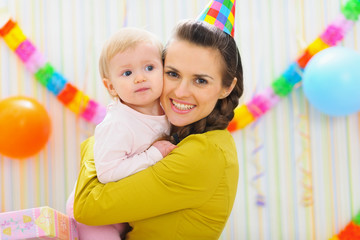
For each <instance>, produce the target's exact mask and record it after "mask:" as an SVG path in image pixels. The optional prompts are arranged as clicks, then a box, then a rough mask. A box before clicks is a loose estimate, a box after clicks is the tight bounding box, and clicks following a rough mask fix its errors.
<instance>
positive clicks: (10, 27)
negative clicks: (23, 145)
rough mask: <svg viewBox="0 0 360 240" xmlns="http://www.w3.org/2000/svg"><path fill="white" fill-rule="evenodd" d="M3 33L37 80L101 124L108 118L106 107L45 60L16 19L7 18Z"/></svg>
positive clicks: (78, 112)
mask: <svg viewBox="0 0 360 240" xmlns="http://www.w3.org/2000/svg"><path fill="white" fill-rule="evenodd" d="M0 35H1V36H2V37H3V38H4V40H5V42H6V44H7V45H8V46H9V48H10V49H11V50H13V51H14V52H15V53H16V55H17V56H18V57H19V58H20V60H21V61H22V62H23V63H24V65H25V67H26V68H27V69H28V70H29V71H30V72H31V73H32V74H34V77H35V79H36V80H38V81H39V82H40V84H41V85H43V86H44V87H46V88H47V89H48V90H49V91H50V92H51V93H53V94H54V95H55V96H56V97H57V99H58V100H59V101H60V102H61V103H62V104H64V105H65V106H66V107H67V108H68V109H70V110H71V111H72V112H74V113H75V114H76V115H78V116H80V117H82V118H83V119H85V120H86V121H88V122H91V123H94V124H98V123H100V122H101V121H102V120H103V118H104V117H105V113H106V108H105V107H104V106H102V105H100V104H99V103H97V102H96V101H94V100H92V99H90V97H89V96H87V95H86V94H85V93H83V92H82V91H80V90H79V89H77V88H76V87H75V86H74V85H72V84H71V83H70V82H68V81H67V80H66V79H65V78H64V77H63V76H62V75H61V74H60V73H59V72H57V71H56V70H55V68H54V67H53V66H52V65H51V64H50V63H49V62H48V61H47V60H46V59H45V57H44V56H43V54H42V53H41V52H40V51H39V50H38V49H37V48H36V47H35V46H34V45H33V44H32V43H31V42H30V40H29V39H27V37H26V36H25V35H24V34H23V32H22V30H21V29H20V27H19V26H18V24H17V23H16V22H14V21H13V20H12V19H10V18H9V19H8V20H7V21H6V23H5V25H3V26H2V27H1V28H0Z"/></svg>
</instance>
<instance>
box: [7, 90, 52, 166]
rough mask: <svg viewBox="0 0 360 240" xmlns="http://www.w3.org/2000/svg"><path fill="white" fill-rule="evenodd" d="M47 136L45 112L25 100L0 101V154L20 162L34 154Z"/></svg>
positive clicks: (48, 124)
mask: <svg viewBox="0 0 360 240" xmlns="http://www.w3.org/2000/svg"><path fill="white" fill-rule="evenodd" d="M50 132H51V123H50V118H49V116H48V114H47V112H46V110H45V108H44V107H43V106H42V105H41V104H40V103H39V102H37V101H36V100H34V99H32V98H28V97H10V98H7V99H5V100H2V101H0V133H1V134H0V154H3V155H5V156H8V157H11V158H19V159H23V158H26V157H30V156H32V155H34V154H36V153H38V152H39V151H40V150H41V149H42V148H43V147H44V145H45V144H46V142H47V141H48V139H49V136H50Z"/></svg>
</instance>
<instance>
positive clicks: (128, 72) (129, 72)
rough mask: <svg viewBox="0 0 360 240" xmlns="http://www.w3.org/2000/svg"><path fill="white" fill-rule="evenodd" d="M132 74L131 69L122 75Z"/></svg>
mask: <svg viewBox="0 0 360 240" xmlns="http://www.w3.org/2000/svg"><path fill="white" fill-rule="evenodd" d="M131 74H132V72H131V71H126V72H124V73H123V74H122V75H123V76H125V77H128V76H130V75H131Z"/></svg>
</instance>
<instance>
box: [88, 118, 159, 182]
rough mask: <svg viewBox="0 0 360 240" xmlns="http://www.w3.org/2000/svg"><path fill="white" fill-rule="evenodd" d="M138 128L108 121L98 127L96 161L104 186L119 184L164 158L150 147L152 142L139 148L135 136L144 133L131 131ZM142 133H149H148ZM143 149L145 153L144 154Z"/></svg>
mask: <svg viewBox="0 0 360 240" xmlns="http://www.w3.org/2000/svg"><path fill="white" fill-rule="evenodd" d="M136 127H139V126H129V121H127V120H125V121H121V119H120V120H118V119H115V120H112V121H105V122H103V123H101V124H100V125H98V126H97V128H96V130H95V144H94V159H95V167H96V172H97V176H98V179H99V181H100V182H101V183H108V182H115V181H118V180H120V179H122V178H125V177H127V176H130V175H132V174H134V173H136V172H138V171H141V170H144V169H146V168H148V167H149V166H152V165H153V164H155V163H156V162H158V161H160V160H161V159H162V155H161V153H160V151H159V150H158V149H157V148H155V147H152V146H151V147H149V145H150V144H151V143H150V142H149V143H148V144H144V146H139V141H137V140H136V138H137V136H136V134H141V133H139V132H136V131H133V130H132V128H136ZM140 128H141V127H140ZM142 133H143V134H146V132H145V131H143V132H142ZM144 137H145V138H146V136H144ZM139 147H140V150H139V149H138V148H139ZM146 148H147V149H146ZM142 149H145V150H144V151H142ZM139 151H140V152H139Z"/></svg>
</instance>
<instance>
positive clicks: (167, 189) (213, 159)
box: [74, 134, 237, 225]
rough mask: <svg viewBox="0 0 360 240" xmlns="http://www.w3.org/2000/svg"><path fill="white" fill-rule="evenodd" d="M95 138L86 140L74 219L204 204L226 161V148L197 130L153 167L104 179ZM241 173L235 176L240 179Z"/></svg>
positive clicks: (94, 220) (132, 217)
mask: <svg viewBox="0 0 360 240" xmlns="http://www.w3.org/2000/svg"><path fill="white" fill-rule="evenodd" d="M93 144H94V139H93V138H89V139H88V140H86V141H85V142H84V143H83V144H82V146H81V159H82V163H81V169H80V174H79V178H78V182H77V187H76V194H75V203H74V215H75V219H76V220H77V221H79V222H81V223H84V224H87V225H104V224H113V223H119V222H130V221H137V220H141V219H147V218H152V217H155V216H159V215H163V214H167V213H171V212H176V211H179V210H183V209H189V208H199V207H201V206H202V205H203V204H204V203H205V202H206V201H208V200H209V199H210V198H211V197H212V196H213V195H214V192H215V190H216V189H217V188H218V187H219V183H220V181H223V178H224V176H223V175H224V172H225V170H224V169H225V167H226V165H227V164H226V161H225V159H224V158H225V157H224V153H223V151H222V150H221V149H218V148H217V147H216V146H215V145H214V144H210V143H209V141H208V140H207V137H206V136H203V135H201V134H200V135H192V136H189V137H187V138H186V139H184V140H183V141H182V142H181V143H180V144H179V145H178V147H177V148H176V149H175V150H174V151H172V152H171V153H170V154H169V155H168V156H166V157H165V158H163V159H162V160H161V161H160V162H158V163H156V164H155V165H153V166H152V167H149V168H147V169H145V170H143V171H141V172H138V173H136V174H134V175H131V176H129V177H127V178H124V179H122V180H120V181H118V182H111V183H107V184H101V183H100V182H99V181H98V179H97V176H96V170H95V166H94V157H93ZM235 158H236V156H235ZM236 173H237V172H236V171H234V177H233V178H234V181H236V182H237V175H236ZM230 177H231V176H230ZM225 189H228V187H226V188H225ZM235 189H236V184H235ZM226 191H228V190H226ZM234 191H236V190H234ZM232 195H233V196H231V197H233V198H235V195H234V193H232ZM225 205H226V204H225ZM226 207H227V206H226ZM231 207H232V205H231Z"/></svg>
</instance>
